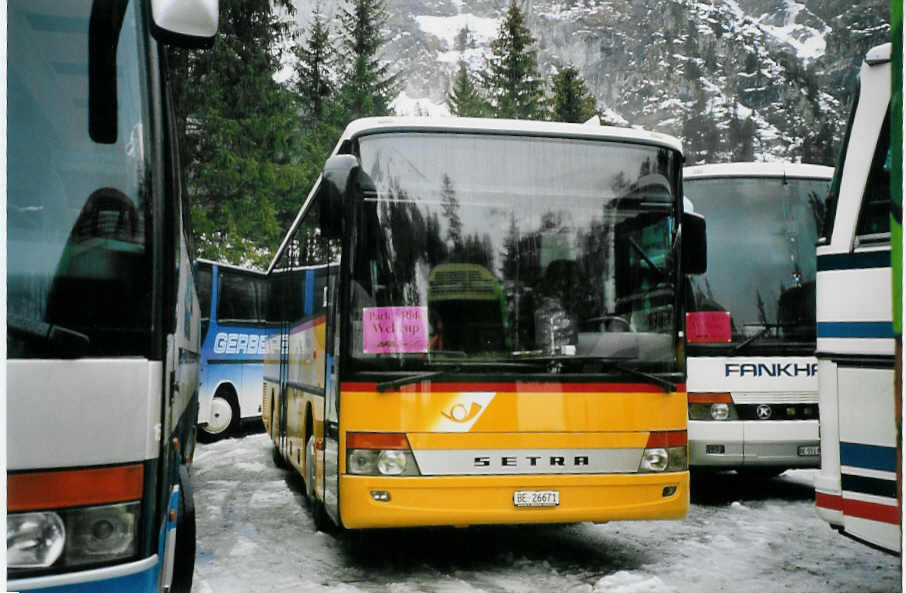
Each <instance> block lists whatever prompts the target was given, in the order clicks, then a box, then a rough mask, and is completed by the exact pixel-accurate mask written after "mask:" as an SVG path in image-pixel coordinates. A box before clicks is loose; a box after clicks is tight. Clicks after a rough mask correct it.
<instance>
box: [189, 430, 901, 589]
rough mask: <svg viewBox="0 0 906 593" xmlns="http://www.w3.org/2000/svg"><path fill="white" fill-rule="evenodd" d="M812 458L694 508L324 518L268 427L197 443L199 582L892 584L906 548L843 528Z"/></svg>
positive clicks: (704, 493)
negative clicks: (593, 517) (600, 521)
mask: <svg viewBox="0 0 906 593" xmlns="http://www.w3.org/2000/svg"><path fill="white" fill-rule="evenodd" d="M813 476H814V472H813V471H805V470H800V471H789V472H787V473H785V474H784V475H782V476H781V477H780V478H777V479H773V480H766V481H764V482H760V483H756V484H755V485H753V484H752V483H747V482H744V481H742V480H740V479H739V478H737V477H736V476H735V475H734V474H724V475H719V476H715V477H712V478H708V479H704V480H696V481H695V482H694V484H693V495H692V498H693V500H692V506H691V508H690V511H689V516H688V518H687V519H686V520H685V521H653V522H627V523H609V524H605V525H594V524H587V523H584V524H579V525H567V526H544V527H481V528H469V529H452V528H449V529H418V530H408V531H407V530H398V531H397V530H394V531H380V532H370V533H364V534H361V533H346V534H339V535H326V534H323V533H319V532H316V531H315V530H314V525H313V522H312V519H311V516H310V515H309V513H308V509H307V508H306V506H305V502H304V497H303V491H302V482H301V480H299V479H297V478H295V477H294V476H293V474H292V473H290V472H286V471H282V470H279V469H277V468H275V467H274V465H273V463H272V462H271V445H270V441H269V440H268V438H267V435H265V434H262V433H252V434H246V435H245V436H244V437H242V438H235V439H227V440H224V441H220V442H218V443H213V444H210V445H200V446H199V448H198V449H197V452H196V456H195V464H194V468H193V473H192V478H193V484H194V487H195V505H196V512H197V521H198V525H197V528H198V550H197V557H196V564H195V583H194V586H193V589H192V590H193V593H234V592H235V593H255V592H262V593H265V592H266V593H290V592H292V593H309V592H312V593H321V592H332V593H361V592H385V591H386V592H389V593H416V592H424V593H458V592H465V593H492V592H494V593H496V592H508V593H531V592H536V591H537V592H547V591H554V592H558V593H687V592H688V593H717V592H720V591H728V592H740V593H744V592H748V593H775V592H781V591H782V592H802V593H818V592H820V593H833V592H841V593H855V592H859V593H894V592H897V591H901V590H902V582H901V576H900V560H899V559H898V558H895V557H893V556H889V555H886V554H884V553H882V552H878V551H875V550H872V549H870V548H867V547H865V546H862V545H860V544H858V543H855V542H853V541H850V540H849V539H847V538H845V537H843V536H840V535H837V534H836V533H835V532H833V531H832V530H831V529H830V528H829V527H828V526H827V525H825V524H824V523H823V522H822V521H821V520H819V519H818V518H817V517H816V516H815V513H814V510H813V493H812V488H811V480H812V478H813Z"/></svg>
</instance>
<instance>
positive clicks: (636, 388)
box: [340, 382, 686, 393]
mask: <svg viewBox="0 0 906 593" xmlns="http://www.w3.org/2000/svg"><path fill="white" fill-rule="evenodd" d="M340 388H341V389H342V390H343V391H360V392H375V391H377V383H357V382H348V383H343V384H342V385H341V386H340ZM685 390H686V385H685V383H679V384H677V386H676V393H682V392H684V391H685ZM399 391H401V392H406V393H408V392H418V393H432V392H435V393H447V392H468V391H493V392H495V393H664V390H663V389H662V388H660V387H658V386H657V385H650V384H647V383H477V382H476V383H461V382H460V383H435V382H428V384H427V385H424V386H423V383H422V382H416V383H412V384H409V385H403V386H402V387H400V388H399Z"/></svg>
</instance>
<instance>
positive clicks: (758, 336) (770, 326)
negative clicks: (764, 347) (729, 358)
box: [730, 323, 793, 354]
mask: <svg viewBox="0 0 906 593" xmlns="http://www.w3.org/2000/svg"><path fill="white" fill-rule="evenodd" d="M791 325H793V324H790V323H765V324H764V327H762V328H761V330H759V332H758V333H756V334H754V335H752V336H749V337H748V338H746V339H745V340H743V341H742V342H740V343H739V344H737V345H736V346H734V347H733V348H732V349H731V350H730V354H736V353H737V352H739V351H740V350H742V349H743V348H746V347H747V346H749V345H750V344H752V343H754V342H756V341H758V340H760V339H761V338H763V337H764V336H765V335H767V333H768V332H770V331H771V330H773V329H780V328H784V327H790V326H791Z"/></svg>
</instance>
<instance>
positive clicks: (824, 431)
mask: <svg viewBox="0 0 906 593" xmlns="http://www.w3.org/2000/svg"><path fill="white" fill-rule="evenodd" d="M818 383H819V384H820V385H821V390H820V391H819V395H820V399H819V401H818V413H819V416H820V419H819V423H820V427H821V430H820V433H821V469H820V471H819V472H818V475H817V476H816V477H815V507H816V509H817V512H818V516H820V517H821V518H822V519H824V520H825V521H827V522H828V523H830V524H831V525H832V526H834V527H838V526H842V525H843V495H842V491H841V489H840V424H839V415H838V413H837V411H838V410H839V406H838V403H837V398H838V393H839V386H838V385H837V363H835V362H833V361H831V360H821V361H819V362H818Z"/></svg>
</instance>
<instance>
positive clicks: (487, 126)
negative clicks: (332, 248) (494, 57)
mask: <svg viewBox="0 0 906 593" xmlns="http://www.w3.org/2000/svg"><path fill="white" fill-rule="evenodd" d="M592 122H595V123H592ZM391 132H452V133H468V132H474V133H485V134H512V135H517V136H521V135H524V136H548V137H551V136H552V137H563V138H583V139H589V140H613V141H618V142H638V143H642V144H653V145H655V146H662V147H664V148H670V149H673V150H676V151H679V152H680V153H682V150H683V146H682V143H681V142H680V141H679V139H678V138H675V137H674V136H668V135H667V134H660V133H657V132H649V131H646V130H641V129H637V128H617V127H613V126H602V125H599V124H597V123H596V120H590V121H589V122H587V123H584V124H567V123H560V122H548V121H534V120H522V119H492V118H473V117H414V116H410V117H365V118H361V119H357V120H354V121H352V122H351V123H350V124H349V125H348V126H346V130H345V131H344V132H343V136H342V137H341V138H340V142H339V143H338V146H339V145H340V144H342V143H343V142H345V141H346V140H351V139H353V138H356V137H361V136H367V135H370V134H381V133H391Z"/></svg>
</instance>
